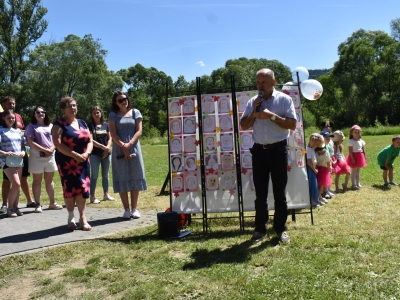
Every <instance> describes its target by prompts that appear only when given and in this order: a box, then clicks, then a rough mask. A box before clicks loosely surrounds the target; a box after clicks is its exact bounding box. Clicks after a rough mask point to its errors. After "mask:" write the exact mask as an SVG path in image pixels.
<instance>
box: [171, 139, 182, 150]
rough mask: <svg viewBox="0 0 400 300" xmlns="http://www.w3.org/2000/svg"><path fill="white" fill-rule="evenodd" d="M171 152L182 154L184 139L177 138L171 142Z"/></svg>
mask: <svg viewBox="0 0 400 300" xmlns="http://www.w3.org/2000/svg"><path fill="white" fill-rule="evenodd" d="M170 150H171V153H181V152H182V138H181V137H180V136H175V137H173V138H172V139H171V140H170Z"/></svg>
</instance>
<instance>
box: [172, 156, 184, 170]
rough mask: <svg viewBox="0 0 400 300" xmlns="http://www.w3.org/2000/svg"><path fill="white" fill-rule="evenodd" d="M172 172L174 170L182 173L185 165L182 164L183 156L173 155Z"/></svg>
mask: <svg viewBox="0 0 400 300" xmlns="http://www.w3.org/2000/svg"><path fill="white" fill-rule="evenodd" d="M171 170H172V172H182V170H183V164H182V156H181V155H172V156H171Z"/></svg>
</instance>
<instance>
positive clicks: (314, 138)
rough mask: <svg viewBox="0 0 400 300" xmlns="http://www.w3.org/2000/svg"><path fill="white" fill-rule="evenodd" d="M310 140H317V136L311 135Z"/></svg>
mask: <svg viewBox="0 0 400 300" xmlns="http://www.w3.org/2000/svg"><path fill="white" fill-rule="evenodd" d="M311 138H312V139H313V140H319V137H318V135H312V136H311Z"/></svg>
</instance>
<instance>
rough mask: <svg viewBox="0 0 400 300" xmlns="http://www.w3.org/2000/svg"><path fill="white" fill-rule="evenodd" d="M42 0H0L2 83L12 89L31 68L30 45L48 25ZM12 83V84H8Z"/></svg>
mask: <svg viewBox="0 0 400 300" xmlns="http://www.w3.org/2000/svg"><path fill="white" fill-rule="evenodd" d="M40 2H41V1H40V0H7V1H5V0H0V66H1V67H0V84H1V86H2V87H3V88H7V87H8V88H9V89H11V90H12V85H13V84H16V83H17V81H18V79H19V78H20V76H21V75H22V74H23V72H25V71H26V69H27V68H28V61H27V59H28V55H29V53H30V49H29V47H30V46H31V45H32V44H33V43H35V42H36V41H37V40H38V39H39V38H40V37H41V36H42V34H43V33H44V32H45V31H46V29H47V25H48V23H47V21H46V20H44V19H43V17H44V16H45V14H46V13H47V9H46V8H44V7H43V6H41V5H40ZM10 84H11V87H10V86H9V85H10Z"/></svg>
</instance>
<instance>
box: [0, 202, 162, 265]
mask: <svg viewBox="0 0 400 300" xmlns="http://www.w3.org/2000/svg"><path fill="white" fill-rule="evenodd" d="M20 210H21V212H23V213H24V215H23V216H22V217H16V218H9V217H7V216H6V215H5V214H0V258H2V257H4V256H7V255H11V254H20V253H23V252H26V251H32V250H38V249H41V248H46V247H51V246H55V245H61V244H66V243H71V242H76V241H83V240H88V239H93V238H98V237H101V236H105V235H110V234H113V233H116V232H118V231H123V230H127V229H132V228H139V227H145V226H149V225H153V224H156V223H157V213H156V212H155V211H148V212H141V218H140V219H135V220H133V219H131V220H130V221H126V220H124V219H122V214H123V211H122V209H112V208H92V207H86V216H87V219H88V222H89V224H90V225H91V226H92V230H91V231H82V230H75V231H73V232H71V231H68V230H67V210H66V209H65V208H64V209H62V210H47V209H43V212H42V213H34V212H33V210H34V209H32V208H23V209H20ZM75 220H76V221H77V222H78V220H79V214H78V209H77V208H75Z"/></svg>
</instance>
